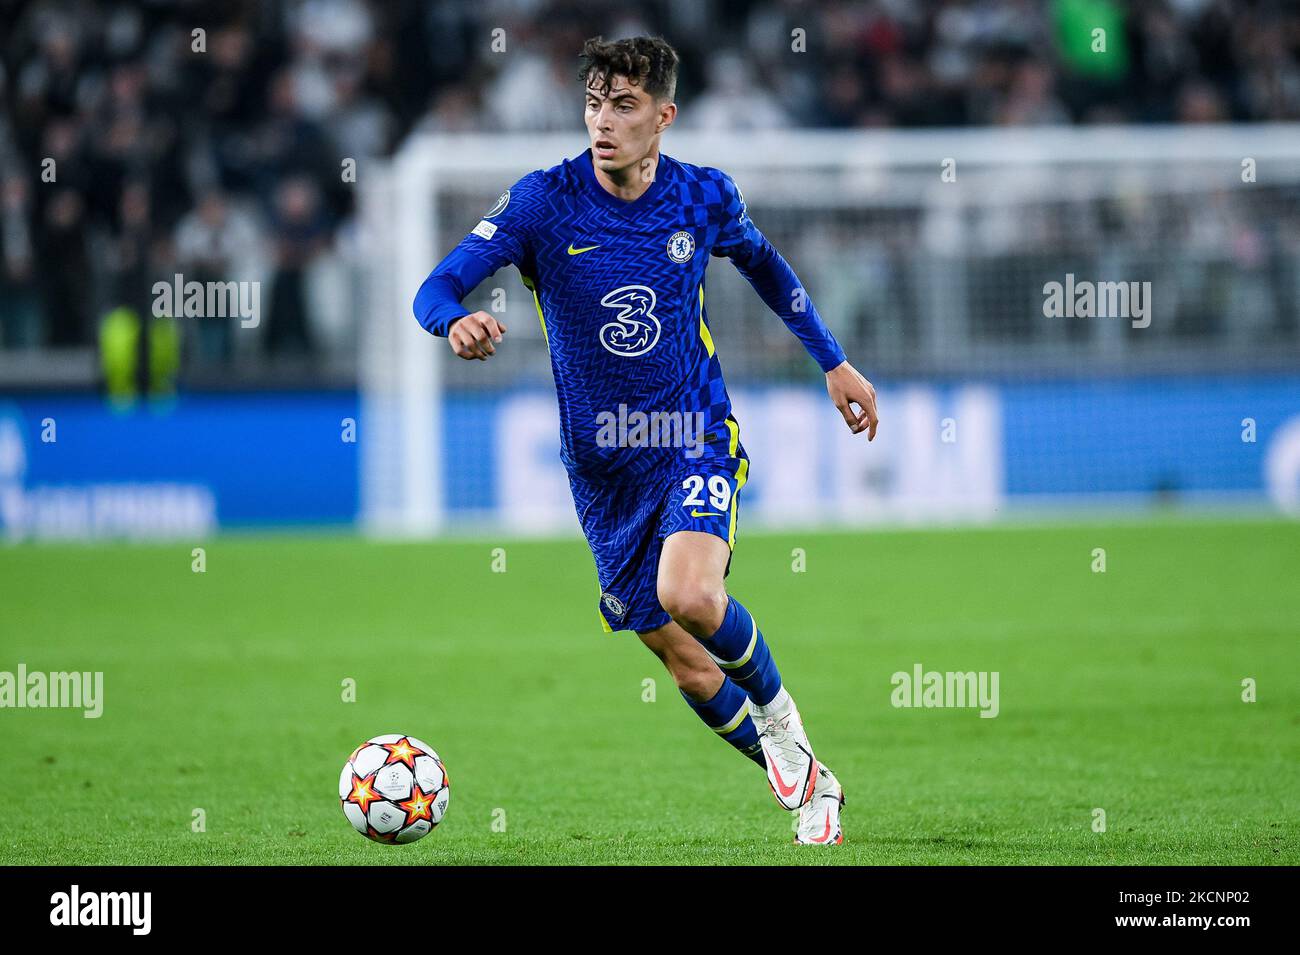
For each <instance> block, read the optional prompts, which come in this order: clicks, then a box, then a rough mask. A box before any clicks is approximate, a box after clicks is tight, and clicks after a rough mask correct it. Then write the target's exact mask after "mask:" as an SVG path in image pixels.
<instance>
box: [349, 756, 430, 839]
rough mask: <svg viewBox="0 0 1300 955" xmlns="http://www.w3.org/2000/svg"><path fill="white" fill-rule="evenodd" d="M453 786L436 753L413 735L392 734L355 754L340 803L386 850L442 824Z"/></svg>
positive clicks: (351, 819) (361, 830) (365, 833)
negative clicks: (387, 846) (386, 847)
mask: <svg viewBox="0 0 1300 955" xmlns="http://www.w3.org/2000/svg"><path fill="white" fill-rule="evenodd" d="M450 799H451V781H450V780H448V779H447V771H446V770H445V769H444V768H443V766H442V760H441V759H439V758H438V754H437V753H435V752H434V751H433V749H432V748H431V747H430V746H429V745H428V744H426V743H422V742H420V741H419V740H418V739H416V738H415V737H414V736H402V735H401V734H400V733H389V734H388V735H386V736H376V737H375V738H374V739H368V740H366V741H365V742H364V743H362V744H361V745H360V746H358V747H357V748H356V749H354V750H353V751H352V755H351V756H349V757H348V761H347V762H346V763H345V764H344V765H343V772H342V774H340V776H339V803H340V804H341V805H342V806H343V815H345V816H347V817H348V822H350V823H352V826H353V828H355V829H356V830H357V832H359V833H361V834H362V835H363V836H365V837H366V838H368V839H373V840H374V841H375V842H382V843H384V844H385V845H402V844H405V843H408V842H415V841H416V840H417V839H421V838H423V837H424V836H427V835H428V834H429V833H430V832H432V831H433V827H434V826H436V825H437V824H438V823H440V822H442V817H443V815H444V814H445V813H446V812H447V802H448V800H450Z"/></svg>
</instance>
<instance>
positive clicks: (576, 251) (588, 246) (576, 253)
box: [569, 242, 600, 255]
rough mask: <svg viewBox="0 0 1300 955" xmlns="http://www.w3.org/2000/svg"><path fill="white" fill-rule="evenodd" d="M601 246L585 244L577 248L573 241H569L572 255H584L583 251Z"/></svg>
mask: <svg viewBox="0 0 1300 955" xmlns="http://www.w3.org/2000/svg"><path fill="white" fill-rule="evenodd" d="M599 248H600V246H598V245H587V246H583V247H582V248H581V249H575V248H574V247H573V243H572V242H570V243H569V254H570V255H582V253H584V252H590V251H591V250H592V249H599Z"/></svg>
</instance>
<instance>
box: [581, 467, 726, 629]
mask: <svg viewBox="0 0 1300 955" xmlns="http://www.w3.org/2000/svg"><path fill="white" fill-rule="evenodd" d="M732 447H733V448H734V452H733V453H730V454H728V455H726V456H722V455H712V456H710V455H706V456H703V457H701V458H700V459H699V460H698V461H688V460H683V461H682V462H681V467H680V468H679V469H678V470H677V471H675V472H672V473H669V474H665V475H664V477H663V478H662V479H661V480H658V481H654V482H652V483H648V484H636V485H609V484H600V483H596V482H592V481H585V480H583V479H581V478H576V477H574V476H573V475H569V486H570V487H571V488H572V489H573V505H574V507H575V508H576V509H577V512H578V522H579V523H580V524H581V525H582V532H583V534H585V535H586V537H587V545H588V546H589V547H590V548H591V554H592V556H593V557H595V558H596V578H597V580H598V581H599V582H600V598H599V609H600V614H601V622H602V623H603V624H604V628H605V630H606V631H607V632H613V631H615V630H637V631H646V630H653V629H655V628H656V627H662V626H663V625H664V624H666V623H668V621H669V620H670V619H672V618H671V617H670V616H669V615H668V612H667V611H666V610H664V608H663V606H662V605H661V604H660V603H659V589H658V585H657V582H658V577H659V552H660V550H661V549H662V547H663V543H664V539H665V538H667V537H668V535H669V534H674V533H676V532H677V531H703V532H704V533H706V534H713V535H714V536H715V537H721V538H722V539H723V540H724V541H726V542H727V546H729V547H731V548H733V549H734V547H735V545H736V517H737V513H738V509H737V503H736V495H737V494H738V493H739V492H740V489H741V488H742V487H744V486H745V481H746V480H747V479H748V476H749V458H748V457H747V456H746V455H745V449H744V447H743V446H741V445H740V443H739V441H736V442H735V443H734V444H733V445H732ZM730 571H731V558H730V557H728V558H727V570H726V573H729V572H730ZM724 576H725V573H724Z"/></svg>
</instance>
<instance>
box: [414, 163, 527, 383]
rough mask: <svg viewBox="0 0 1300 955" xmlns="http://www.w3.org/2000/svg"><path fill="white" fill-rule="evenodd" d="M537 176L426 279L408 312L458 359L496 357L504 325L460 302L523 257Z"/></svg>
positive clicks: (513, 189)
mask: <svg viewBox="0 0 1300 955" xmlns="http://www.w3.org/2000/svg"><path fill="white" fill-rule="evenodd" d="M535 177H536V174H529V175H528V176H525V177H524V178H523V179H521V180H519V182H517V183H515V184H514V185H513V186H512V187H511V188H510V190H509V191H508V192H506V193H505V194H504V195H503V196H502V198H501V200H498V205H500V204H501V202H502V201H504V202H505V205H504V206H503V207H502V208H501V209H500V210H498V211H494V212H492V213H490V215H491V219H487V218H485V219H483V220H482V221H481V222H479V224H478V225H477V226H475V227H474V229H473V231H472V232H470V234H469V235H467V236H466V237H465V238H464V239H462V240H461V242H460V244H459V245H457V246H456V248H454V249H452V250H451V252H449V253H448V254H447V257H446V258H444V259H443V260H442V261H441V262H439V263H438V265H437V267H436V268H434V270H433V271H432V272H430V273H429V277H428V278H426V279H425V280H424V283H423V284H422V285H421V286H420V290H419V291H418V292H416V293H415V301H414V303H413V304H412V311H414V313H415V317H416V320H417V321H419V323H420V325H421V327H423V328H424V329H425V330H426V331H428V332H429V333H431V334H433V335H439V336H442V337H445V338H446V339H447V341H448V343H449V344H450V345H451V349H452V351H454V352H455V353H456V354H457V355H459V356H460V357H461V358H465V359H478V360H479V361H486V360H487V359H488V357H489V356H491V355H494V354H496V349H495V348H494V347H493V342H496V343H500V342H501V339H502V337H503V336H504V335H505V331H506V326H505V323H504V322H502V321H500V320H499V319H497V318H496V317H494V316H492V315H490V314H489V313H487V312H470V313H467V312H466V311H465V306H463V305H462V304H461V300H462V299H463V298H464V297H465V296H466V295H468V294H469V293H470V292H472V291H473V290H474V289H475V288H476V287H477V286H478V284H479V283H480V282H482V281H483V280H484V279H486V278H487V277H488V276H490V275H492V274H493V273H494V272H496V271H497V270H498V269H501V268H503V267H505V266H507V265H519V264H520V263H521V262H523V261H524V259H525V258H526V257H527V250H528V245H527V243H528V241H529V228H528V219H529V216H528V213H527V212H526V211H525V210H526V207H527V205H528V204H529V203H530V202H531V201H533V193H534V192H535V190H536V188H537V185H536V178H535Z"/></svg>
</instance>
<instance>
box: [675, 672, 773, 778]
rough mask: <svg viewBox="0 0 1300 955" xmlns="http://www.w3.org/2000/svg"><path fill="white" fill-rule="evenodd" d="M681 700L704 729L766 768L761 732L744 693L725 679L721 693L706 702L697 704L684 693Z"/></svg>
mask: <svg viewBox="0 0 1300 955" xmlns="http://www.w3.org/2000/svg"><path fill="white" fill-rule="evenodd" d="M678 692H681V691H678ZM682 699H684V700H685V701H686V703H687V705H689V706H690V708H691V709H693V710H694V711H695V715H696V716H698V717H699V718H700V719H702V720H703V721H704V725H705V726H707V727H708V728H709V729H711V730H713V732H715V733H717V734H718V735H719V736H721V737H722V738H723V739H725V740H726V741H727V742H728V743H730V744H731V745H732V746H734V747H736V749H738V750H740V752H741V753H742V754H743V755H745V756H748V757H749V758H750V759H752V760H753V761H754V762H756V763H758V765H760V766H762V767H764V768H766V766H767V760H766V759H764V758H763V749H762V747H761V746H759V745H758V730H757V729H756V728H755V726H754V721H753V720H751V719H750V718H749V697H748V696H746V695H745V691H744V690H742V689H741V688H740V687H738V686H736V684H734V683H732V682H731V681H730V680H729V679H727V678H726V677H725V676H724V677H723V678H722V686H720V687H718V692H717V693H715V694H713V699H711V700H709V701H708V702H707V703H697V702H695V701H694V700H692V699H691V698H690V697H689V696H687V695H686V694H685V693H682Z"/></svg>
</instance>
